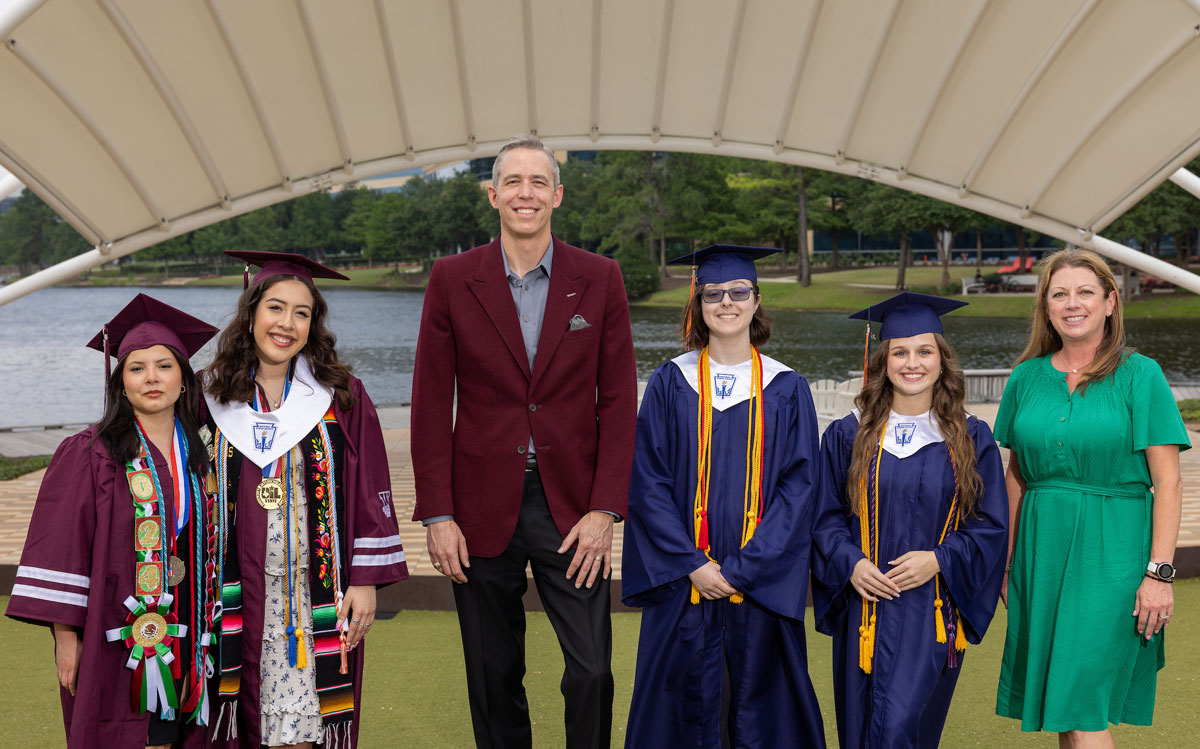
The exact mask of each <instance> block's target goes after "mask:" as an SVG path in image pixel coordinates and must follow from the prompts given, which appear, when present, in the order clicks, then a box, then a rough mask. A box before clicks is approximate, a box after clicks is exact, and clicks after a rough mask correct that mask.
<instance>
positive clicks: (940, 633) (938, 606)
mask: <svg viewBox="0 0 1200 749" xmlns="http://www.w3.org/2000/svg"><path fill="white" fill-rule="evenodd" d="M933 625H934V627H935V628H936V629H937V641H938V642H945V641H946V622H945V620H944V619H942V599H941V598H938V599H937V600H935V601H934V602H933Z"/></svg>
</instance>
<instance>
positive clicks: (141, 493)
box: [129, 471, 154, 502]
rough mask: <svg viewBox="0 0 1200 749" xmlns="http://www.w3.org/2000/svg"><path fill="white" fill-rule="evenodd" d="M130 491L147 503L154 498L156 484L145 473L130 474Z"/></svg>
mask: <svg viewBox="0 0 1200 749" xmlns="http://www.w3.org/2000/svg"><path fill="white" fill-rule="evenodd" d="M129 491H131V492H133V496H135V497H137V498H138V499H140V500H141V501H143V502H145V501H146V500H148V499H150V498H152V497H153V496H154V482H153V481H152V480H151V479H150V476H149V474H147V473H146V472H145V471H135V472H133V473H131V474H129Z"/></svg>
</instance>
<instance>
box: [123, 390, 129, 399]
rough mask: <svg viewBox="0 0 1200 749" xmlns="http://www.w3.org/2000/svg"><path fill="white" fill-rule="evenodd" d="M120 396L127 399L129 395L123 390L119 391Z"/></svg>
mask: <svg viewBox="0 0 1200 749" xmlns="http://www.w3.org/2000/svg"><path fill="white" fill-rule="evenodd" d="M121 395H123V396H125V397H126V398H128V397H129V393H127V392H125V391H124V390H122V391H121Z"/></svg>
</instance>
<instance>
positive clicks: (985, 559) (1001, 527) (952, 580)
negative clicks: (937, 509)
mask: <svg viewBox="0 0 1200 749" xmlns="http://www.w3.org/2000/svg"><path fill="white" fill-rule="evenodd" d="M967 433H968V434H969V435H970V436H971V438H972V440H973V441H974V442H975V465H976V466H977V467H978V469H979V476H980V478H981V479H983V496H982V497H981V498H980V502H979V507H978V509H977V510H976V513H975V515H974V516H973V517H968V518H966V519H965V520H964V522H963V524H961V525H960V526H959V529H958V530H957V531H951V532H949V533H947V534H946V538H945V539H944V540H943V541H942V543H941V544H939V545H938V546H937V547H936V548H935V549H934V550H933V553H934V555H935V556H936V557H937V560H938V564H939V565H940V566H941V568H942V578H943V579H945V581H946V585H947V586H949V588H950V597H951V599H952V600H953V601H954V605H955V606H957V607H958V610H959V612H960V613H961V614H962V616H963V618H964V619H965V620H966V622H967V625H968V626H967V640H968V641H969V642H972V643H978V642H979V641H980V640H981V639H983V635H984V633H985V632H986V631H987V628H988V624H990V623H991V621H992V616H993V615H994V614H995V613H996V603H997V602H998V601H999V600H1000V585H1001V583H1002V581H1003V578H1004V559H1005V556H1006V553H1007V547H1008V492H1007V491H1006V489H1005V485H1004V468H1003V466H1002V465H1001V461H1000V448H998V447H997V446H996V440H995V439H994V438H993V437H992V430H991V429H989V428H988V426H987V424H985V423H983V422H982V421H980V420H979V419H976V418H975V417H973V416H972V417H970V418H969V419H968V420H967Z"/></svg>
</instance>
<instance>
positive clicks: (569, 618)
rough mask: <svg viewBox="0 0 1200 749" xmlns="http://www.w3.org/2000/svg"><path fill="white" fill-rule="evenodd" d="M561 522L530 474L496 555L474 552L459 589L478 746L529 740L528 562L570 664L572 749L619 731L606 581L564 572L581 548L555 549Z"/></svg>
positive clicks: (588, 748) (566, 675)
mask: <svg viewBox="0 0 1200 749" xmlns="http://www.w3.org/2000/svg"><path fill="white" fill-rule="evenodd" d="M562 541H563V537H562V535H561V534H560V533H559V532H558V528H557V527H555V525H554V519H553V518H552V517H551V515H550V508H549V506H548V505H547V504H546V495H545V493H544V492H543V490H542V483H541V480H540V479H539V477H538V473H537V471H536V470H534V471H528V472H526V474H525V487H524V491H523V493H522V497H521V514H520V518H519V519H518V521H517V528H516V531H515V532H514V533H513V538H512V541H510V542H509V544H508V548H506V549H505V550H504V552H503V553H502V554H501V555H500V556H498V557H492V558H484V557H476V556H472V557H471V566H470V567H469V568H468V569H467V570H466V573H467V582H466V583H465V584H463V585H455V586H454V601H455V605H456V607H457V609H458V624H459V628H460V629H461V631H462V639H463V654H464V656H465V660H466V667H467V695H468V697H469V699H470V703H471V722H472V724H473V727H474V729H475V743H476V745H477V746H478V747H480V749H513V748H519V749H525V748H526V747H530V746H531V745H532V734H531V731H530V725H529V704H528V702H527V701H526V699H525V686H524V683H523V680H524V676H525V608H524V606H523V604H522V602H521V596H522V595H524V593H525V590H526V588H527V583H526V577H525V567H526V563H528V564H529V565H530V566H531V567H532V569H533V579H534V583H535V584H536V585H537V590H538V595H539V596H540V597H541V599H542V604H543V605H544V606H545V608H546V615H547V616H548V617H549V618H550V623H551V625H552V626H553V627H554V632H555V634H556V635H557V636H558V642H559V645H560V646H561V647H562V651H563V659H564V661H565V662H566V668H565V670H564V671H563V677H562V684H561V689H562V693H563V697H564V699H565V701H566V734H567V747H568V749H601V748H602V747H603V748H605V749H607V747H608V746H609V739H610V735H611V732H612V702H613V677H612V665H611V664H612V621H611V619H610V618H609V614H610V608H611V606H610V603H609V581H608V580H604V579H602V578H601V577H599V576H597V578H596V582H595V584H593V586H592V587H591V588H590V589H588V588H587V587H580V588H578V589H576V588H575V582H574V580H568V579H567V577H566V572H567V566H568V565H569V564H570V563H571V558H572V557H573V556H574V550H570V551H567V552H566V553H563V554H558V553H557V551H558V547H559V546H560V545H562Z"/></svg>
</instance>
